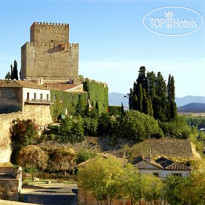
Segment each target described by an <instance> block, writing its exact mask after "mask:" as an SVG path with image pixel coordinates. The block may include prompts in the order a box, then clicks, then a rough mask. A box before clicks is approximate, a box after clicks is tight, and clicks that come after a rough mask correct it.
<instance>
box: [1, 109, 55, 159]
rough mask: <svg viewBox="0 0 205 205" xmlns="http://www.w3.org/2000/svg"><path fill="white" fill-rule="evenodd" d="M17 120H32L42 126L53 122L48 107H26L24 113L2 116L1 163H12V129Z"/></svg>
mask: <svg viewBox="0 0 205 205" xmlns="http://www.w3.org/2000/svg"><path fill="white" fill-rule="evenodd" d="M17 118H19V119H21V120H22V119H25V120H26V119H32V120H34V121H35V122H36V123H37V124H38V125H41V126H44V125H46V124H48V123H50V122H52V118H51V115H50V108H49V106H48V105H25V107H24V112H23V113H21V112H16V113H10V114H0V131H1V132H0V163H6V162H9V161H10V156H11V147H10V143H11V141H10V137H11V134H10V128H11V123H12V121H13V120H15V119H17Z"/></svg>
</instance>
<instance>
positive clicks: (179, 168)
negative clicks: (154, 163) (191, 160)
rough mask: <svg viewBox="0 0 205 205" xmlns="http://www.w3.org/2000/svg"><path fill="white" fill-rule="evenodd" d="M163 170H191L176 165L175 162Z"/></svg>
mask: <svg viewBox="0 0 205 205" xmlns="http://www.w3.org/2000/svg"><path fill="white" fill-rule="evenodd" d="M165 169H166V170H184V171H185V170H187V171H189V170H191V169H190V168H189V167H187V166H185V165H183V164H180V163H176V162H174V163H172V164H170V165H169V166H166V167H165Z"/></svg>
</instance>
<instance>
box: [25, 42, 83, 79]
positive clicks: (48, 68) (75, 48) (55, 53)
mask: <svg viewBox="0 0 205 205" xmlns="http://www.w3.org/2000/svg"><path fill="white" fill-rule="evenodd" d="M21 56H22V65H21V68H22V78H23V79H28V80H29V79H35V78H37V79H38V78H43V79H44V80H68V79H69V78H73V77H77V76H78V58H79V44H65V45H62V44H61V45H60V44H57V43H39V42H34V43H33V42H31V43H26V44H24V46H22V48H21Z"/></svg>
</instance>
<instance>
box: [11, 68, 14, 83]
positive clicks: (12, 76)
mask: <svg viewBox="0 0 205 205" xmlns="http://www.w3.org/2000/svg"><path fill="white" fill-rule="evenodd" d="M13 79H14V71H13V66H12V65H11V80H13Z"/></svg>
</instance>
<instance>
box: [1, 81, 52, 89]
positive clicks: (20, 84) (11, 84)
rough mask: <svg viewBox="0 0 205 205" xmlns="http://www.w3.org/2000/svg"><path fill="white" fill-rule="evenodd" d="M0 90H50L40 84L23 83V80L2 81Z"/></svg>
mask: <svg viewBox="0 0 205 205" xmlns="http://www.w3.org/2000/svg"><path fill="white" fill-rule="evenodd" d="M0 88H33V89H40V90H49V89H48V88H46V87H44V86H43V85H40V84H38V83H32V82H28V81H22V80H10V81H1V82H0Z"/></svg>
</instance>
